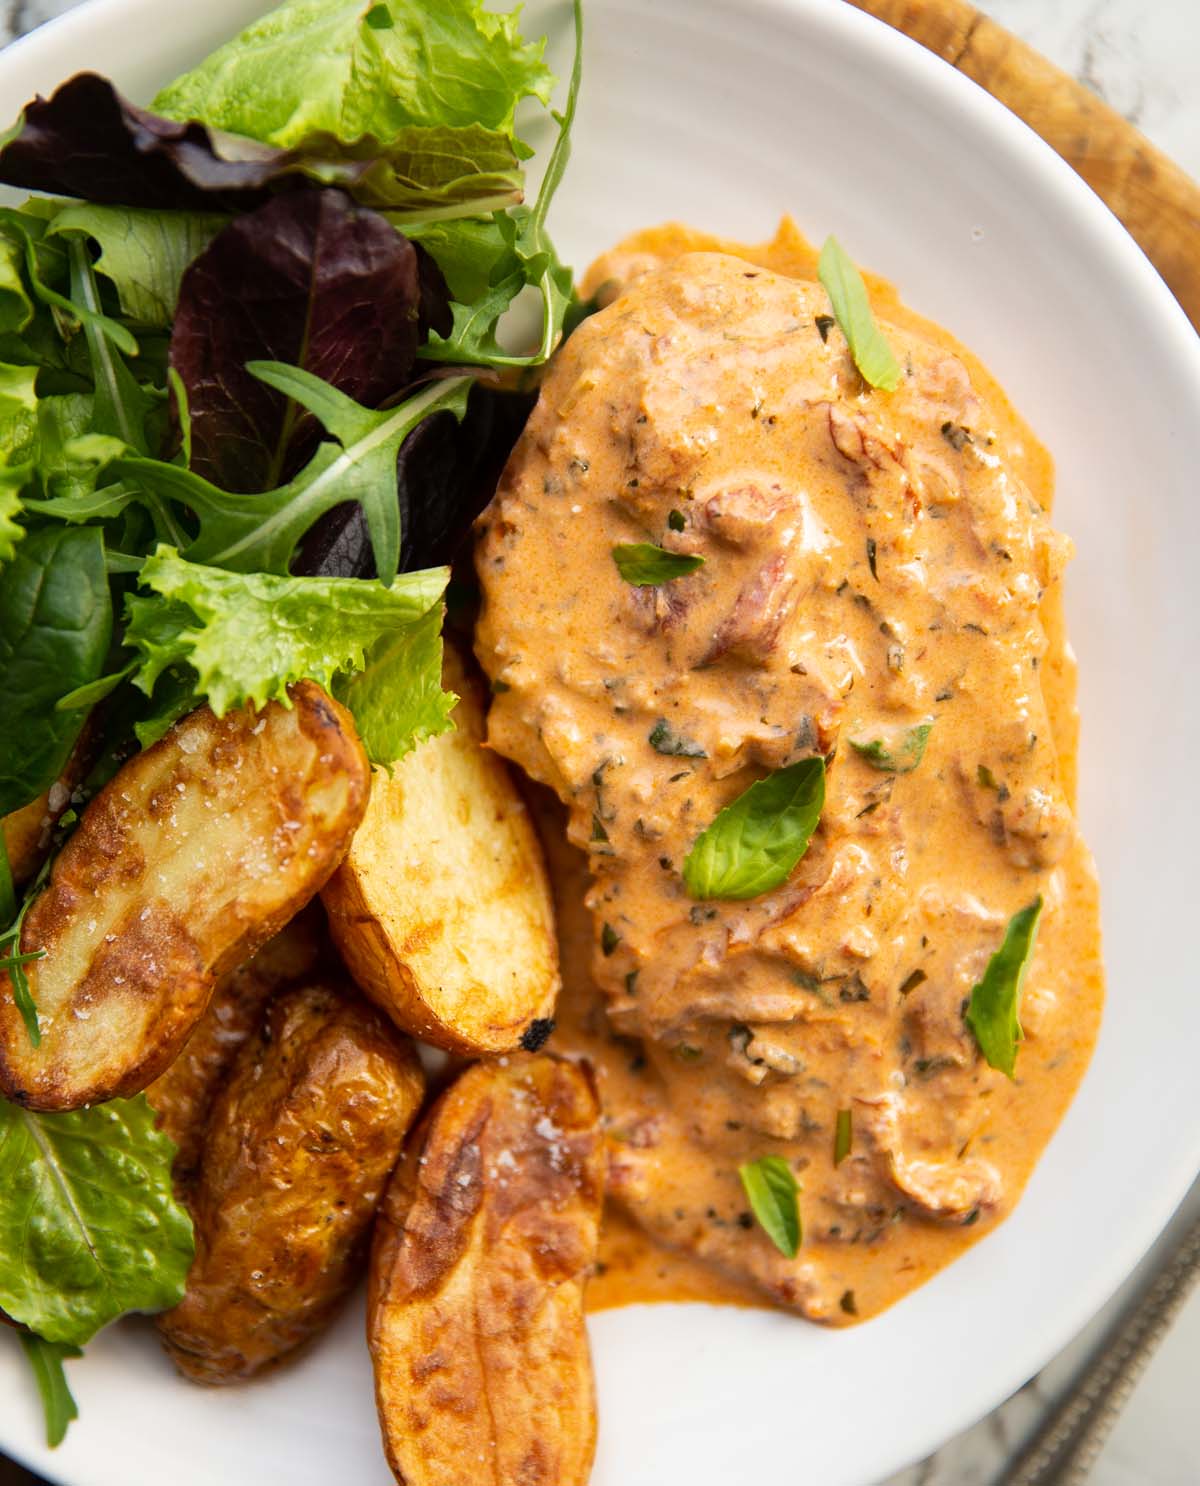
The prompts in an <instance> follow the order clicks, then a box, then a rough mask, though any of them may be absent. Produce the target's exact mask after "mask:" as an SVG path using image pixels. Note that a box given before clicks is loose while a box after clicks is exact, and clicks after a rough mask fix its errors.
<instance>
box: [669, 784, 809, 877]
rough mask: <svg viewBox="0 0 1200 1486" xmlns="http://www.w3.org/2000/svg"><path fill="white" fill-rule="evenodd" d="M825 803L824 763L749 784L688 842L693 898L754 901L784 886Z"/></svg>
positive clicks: (686, 870) (686, 873) (686, 874)
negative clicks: (693, 839)
mask: <svg viewBox="0 0 1200 1486" xmlns="http://www.w3.org/2000/svg"><path fill="white" fill-rule="evenodd" d="M824 803H825V764H824V762H823V761H822V760H821V759H819V758H807V759H801V760H800V762H799V763H797V764H789V765H788V766H787V768H784V769H777V770H776V771H775V773H773V774H768V775H767V777H766V778H765V779H760V780H758V781H757V783H755V784H752V785H751V786H750V788H749V789H747V790H745V791H744V792H743V793H742V794H740V795H739V796H738V797H737V799H736V800H734V801H733V803H732V804H730V805H726V807H725V808H724V810H722V811H720V812H719V813H718V815H717V817H716V819H715V820H714V821H713V822H712V824H711V825H710V826H708V827H707V829H705V830H704V831H702V832H701V833H700V835H699V836H698V837H697V838H696V840H695V841H694V842H693V844H692V849H691V850H690V851H689V852H688V854H687V857H686V858H685V859H684V863H683V881H684V886H685V887H686V888H687V890H688V892H689V893H690V894H691V896H692V897H693V898H700V899H707V898H729V899H744V898H757V897H758V896H759V895H760V894H762V893H767V892H770V891H771V890H772V889H773V888H777V887H779V886H780V885H781V884H782V883H784V882H786V881H787V879H788V877H789V876H790V875H791V872H792V869H793V868H794V867H795V865H796V863H797V862H798V861H799V860H800V858H801V857H802V856H803V855H804V853H805V852H806V851H807V850H808V843H809V841H810V840H811V839H812V834H813V832H814V831H815V830H816V828H817V822H818V820H819V819H820V816H821V809H822V806H823V805H824Z"/></svg>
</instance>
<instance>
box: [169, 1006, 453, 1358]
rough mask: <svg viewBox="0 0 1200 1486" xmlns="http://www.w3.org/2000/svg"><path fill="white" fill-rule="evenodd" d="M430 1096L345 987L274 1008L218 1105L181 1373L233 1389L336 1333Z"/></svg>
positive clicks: (182, 1316)
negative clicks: (337, 1314) (335, 1323)
mask: <svg viewBox="0 0 1200 1486" xmlns="http://www.w3.org/2000/svg"><path fill="white" fill-rule="evenodd" d="M423 1094H424V1079H423V1077H422V1074H421V1066H420V1063H419V1062H418V1060H417V1056H416V1053H415V1051H414V1049H413V1047H412V1044H411V1043H410V1042H409V1041H408V1039H407V1038H406V1037H403V1036H401V1034H400V1033H399V1032H397V1031H396V1029H395V1028H394V1027H393V1026H392V1025H391V1024H390V1022H388V1020H387V1018H386V1017H384V1016H381V1015H380V1013H379V1012H378V1011H376V1010H375V1008H374V1007H373V1006H370V1005H368V1004H367V1002H365V1001H364V1000H363V999H362V998H361V997H360V996H358V995H357V994H356V993H354V992H352V991H350V990H349V988H345V990H339V989H335V988H333V987H329V986H303V987H300V988H298V989H296V990H293V991H285V992H284V993H283V994H282V995H280V996H278V997H276V998H275V1000H273V1001H272V1003H271V1005H270V1007H269V1008H268V1010H267V1015H266V1020H265V1022H264V1023H263V1025H262V1027H261V1029H260V1030H259V1032H258V1033H257V1034H256V1035H255V1036H254V1037H253V1038H252V1039H251V1040H250V1041H249V1042H247V1043H246V1044H245V1046H243V1048H242V1049H241V1051H240V1052H239V1053H238V1056H237V1059H236V1061H235V1063H234V1067H233V1071H232V1073H231V1074H230V1077H229V1080H228V1082H227V1083H226V1084H225V1085H224V1087H223V1088H222V1089H221V1090H220V1092H219V1093H218V1095H217V1097H216V1100H215V1102H214V1104H213V1110H212V1117H211V1119H210V1122H209V1127H208V1133H207V1136H206V1139H205V1142H204V1149H203V1152H202V1154H201V1158H200V1170H199V1174H198V1177H197V1181H196V1184H195V1186H194V1188H193V1192H192V1198H191V1204H190V1205H191V1209H192V1218H193V1221H194V1222H195V1225H196V1258H195V1260H194V1262H193V1264H192V1269H191V1273H190V1275H189V1276H188V1286H187V1293H186V1294H185V1295H184V1298H183V1300H182V1301H181V1302H180V1304H179V1305H178V1306H176V1307H175V1309H174V1310H171V1311H167V1312H166V1313H165V1314H164V1315H162V1316H160V1317H159V1318H158V1326H159V1330H160V1332H161V1334H162V1337H163V1340H164V1341H165V1343H166V1346H167V1350H168V1352H169V1353H170V1355H171V1357H172V1358H173V1360H174V1362H175V1364H176V1366H177V1367H178V1368H179V1370H180V1371H181V1372H182V1373H185V1374H186V1375H187V1376H188V1377H190V1378H193V1379H195V1380H196V1381H197V1382H202V1383H232V1382H236V1381H237V1380H238V1379H239V1378H246V1377H249V1376H250V1375H251V1374H252V1373H255V1372H257V1371H258V1370H259V1369H260V1368H262V1367H265V1366H267V1365H268V1364H270V1363H273V1362H276V1361H278V1360H279V1359H280V1358H281V1357H283V1356H285V1355H286V1354H287V1353H288V1352H290V1351H292V1350H293V1348H295V1347H297V1346H299V1345H300V1343H301V1342H304V1341H306V1340H307V1339H308V1338H309V1337H310V1336H312V1335H313V1334H314V1333H315V1332H317V1331H318V1330H320V1328H321V1327H322V1326H324V1325H325V1323H326V1322H327V1321H328V1320H329V1319H330V1317H331V1316H332V1314H333V1312H334V1310H335V1309H336V1308H337V1305H338V1303H339V1302H340V1301H341V1299H342V1297H343V1296H344V1295H345V1294H346V1292H347V1290H349V1289H350V1287H351V1286H352V1285H353V1284H354V1281H355V1280H356V1279H357V1278H358V1275H359V1273H360V1272H361V1267H362V1261H363V1259H364V1257H365V1248H366V1243H367V1240H368V1237H369V1234H370V1228H371V1221H372V1219H373V1218H374V1216H375V1210H376V1208H377V1206H378V1204H379V1200H380V1197H381V1196H382V1194H383V1191H384V1188H385V1186H386V1184H387V1180H388V1176H389V1174H390V1173H391V1170H392V1167H393V1166H394V1165H395V1163H396V1158H397V1157H398V1156H399V1154H400V1150H401V1147H402V1145H403V1143H404V1137H405V1135H406V1134H407V1133H408V1128H409V1126H410V1125H411V1124H412V1121H413V1120H414V1118H415V1117H416V1114H417V1111H418V1109H419V1108H420V1104H421V1099H422V1096H423Z"/></svg>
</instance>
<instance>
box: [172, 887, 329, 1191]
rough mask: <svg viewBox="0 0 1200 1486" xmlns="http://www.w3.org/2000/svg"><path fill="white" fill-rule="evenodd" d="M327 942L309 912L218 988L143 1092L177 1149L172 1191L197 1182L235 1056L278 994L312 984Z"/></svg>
mask: <svg viewBox="0 0 1200 1486" xmlns="http://www.w3.org/2000/svg"><path fill="white" fill-rule="evenodd" d="M326 942H327V941H326V938H325V919H324V915H323V914H322V912H321V910H320V907H319V906H318V905H317V904H315V903H314V904H311V905H310V906H309V907H308V908H306V909H305V910H304V911H303V912H302V913H301V914H299V915H298V916H297V917H296V918H294V919H293V920H292V921H291V923H290V924H287V925H286V926H285V927H284V928H283V929H282V930H281V931H280V932H279V933H278V934H276V936H275V938H274V939H272V940H270V941H268V943H266V944H264V945H263V947H262V949H260V950H259V951H258V953H257V954H255V955H251V956H250V958H249V959H248V960H247V961H246V963H245V964H244V965H239V966H238V968H237V969H236V970H231V971H230V972H229V974H228V975H223V976H222V977H221V979H220V980H219V981H217V984H216V988H215V990H214V991H213V993H212V999H211V1000H210V1001H209V1003H208V1008H207V1010H206V1011H205V1013H204V1015H203V1016H202V1017H201V1018H200V1020H199V1021H198V1022H197V1023H196V1025H195V1027H194V1028H193V1030H192V1035H191V1036H190V1037H189V1038H188V1040H187V1042H186V1043H185V1044H184V1048H183V1051H182V1052H181V1053H180V1054H179V1056H178V1057H177V1058H176V1059H175V1061H174V1062H173V1063H172V1064H171V1066H170V1067H169V1068H168V1069H167V1071H166V1072H165V1073H163V1074H160V1075H159V1077H158V1078H156V1079H155V1080H154V1082H153V1083H152V1084H151V1085H150V1086H149V1088H148V1089H147V1090H146V1098H147V1099H148V1100H149V1101H150V1104H151V1107H152V1108H153V1109H154V1110H155V1111H156V1112H157V1114H158V1128H159V1129H160V1130H165V1131H166V1133H167V1134H168V1135H169V1136H170V1137H171V1139H172V1140H173V1141H174V1142H175V1144H176V1145H177V1146H178V1147H179V1149H178V1152H177V1153H176V1156H175V1183H176V1186H177V1187H178V1188H179V1190H180V1191H186V1190H187V1188H188V1186H189V1184H190V1182H191V1180H192V1178H193V1177H194V1176H195V1173H196V1168H197V1166H198V1165H199V1162H200V1152H201V1150H202V1149H203V1146H204V1134H205V1130H206V1128H207V1125H208V1116H209V1112H210V1110H211V1109H212V1104H213V1100H214V1099H215V1098H216V1096H217V1091H218V1090H219V1089H220V1087H221V1085H222V1084H223V1083H224V1082H225V1079H226V1077H227V1076H228V1074H229V1071H230V1069H231V1068H232V1067H233V1062H234V1059H235V1058H236V1057H237V1054H238V1050H239V1048H241V1047H242V1046H243V1044H244V1043H246V1042H248V1041H249V1040H250V1038H251V1037H252V1036H253V1035H254V1033H255V1032H256V1031H257V1030H258V1028H259V1026H260V1025H261V1023H262V1019H263V1016H264V1014H265V1012H266V1006H267V1002H268V1001H269V1000H270V999H271V997H272V996H273V995H275V993H276V992H278V991H281V990H284V989H286V987H288V986H290V985H296V984H297V983H298V982H299V981H302V980H309V981H311V980H313V979H314V978H315V977H316V974H317V971H318V968H319V967H320V966H321V962H322V959H323V956H324V951H325V947H326ZM330 954H332V950H330Z"/></svg>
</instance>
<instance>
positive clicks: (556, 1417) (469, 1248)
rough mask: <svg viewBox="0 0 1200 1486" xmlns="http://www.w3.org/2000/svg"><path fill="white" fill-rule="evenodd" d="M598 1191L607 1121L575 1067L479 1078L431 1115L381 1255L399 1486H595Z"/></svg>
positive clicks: (399, 1184) (519, 1065)
mask: <svg viewBox="0 0 1200 1486" xmlns="http://www.w3.org/2000/svg"><path fill="white" fill-rule="evenodd" d="M603 1189H604V1150H603V1144H602V1140H601V1134H600V1127H599V1107H598V1105H597V1102H596V1095H595V1090H594V1088H593V1085H592V1081H591V1078H590V1076H589V1074H588V1073H587V1071H586V1070H585V1069H584V1068H581V1067H579V1066H578V1065H576V1064H573V1063H567V1062H563V1061H560V1060H559V1059H557V1058H550V1057H546V1056H525V1055H520V1054H518V1055H516V1056H514V1057H511V1058H502V1059H500V1060H499V1061H498V1062H493V1063H480V1064H476V1066H475V1067H473V1068H471V1069H469V1070H468V1071H467V1072H466V1073H464V1074H463V1075H462V1076H461V1078H459V1079H458V1081H457V1082H456V1083H455V1084H453V1085H452V1086H451V1087H450V1088H449V1089H448V1090H447V1092H446V1093H445V1094H443V1095H442V1097H441V1098H440V1099H439V1100H438V1102H437V1103H436V1104H435V1105H434V1106H433V1108H432V1110H431V1111H430V1114H429V1116H428V1118H427V1119H426V1120H425V1121H424V1122H423V1124H422V1127H421V1129H420V1130H419V1131H418V1134H417V1137H416V1138H415V1139H414V1140H413V1141H412V1142H411V1143H410V1145H409V1148H408V1150H407V1151H406V1152H405V1155H404V1158H403V1160H402V1161H401V1163H400V1165H399V1166H398V1167H397V1169H396V1175H395V1176H394V1177H393V1178H392V1182H391V1185H390V1187H389V1188H388V1194H387V1197H386V1199H385V1200H384V1205H383V1207H382V1209H381V1210H380V1215H379V1221H378V1223H377V1224H376V1229H375V1244H374V1249H373V1251H372V1255H371V1288H370V1295H369V1299H368V1317H367V1335H368V1340H369V1342H370V1347H371V1356H372V1359H373V1361H374V1364H375V1395H376V1401H377V1403H378V1406H379V1418H380V1424H381V1427H382V1430H383V1439H384V1447H385V1449H386V1450H387V1455H388V1460H389V1462H390V1463H391V1467H392V1470H393V1471H394V1472H395V1476H396V1479H397V1481H399V1482H401V1483H402V1486H472V1483H474V1482H476V1481H503V1482H513V1483H517V1482H520V1483H521V1486H581V1483H583V1482H585V1481H586V1480H587V1478H588V1473H589V1471H590V1469H591V1463H592V1455H593V1452H594V1450H595V1445H596V1406H595V1394H594V1388H593V1384H592V1367H591V1359H590V1356H589V1353H588V1342H587V1332H586V1329H585V1327H584V1320H583V1288H584V1283H585V1281H586V1278H587V1276H588V1274H589V1273H590V1271H591V1267H592V1264H593V1261H594V1259H595V1255H596V1240H597V1236H598V1231H599V1224H600V1206H601V1199H602V1194H603Z"/></svg>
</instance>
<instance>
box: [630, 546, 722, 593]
mask: <svg viewBox="0 0 1200 1486" xmlns="http://www.w3.org/2000/svg"><path fill="white" fill-rule="evenodd" d="M612 558H613V562H615V563H616V565H617V570H618V572H619V573H620V574H621V577H622V578H624V579H625V581H626V583H632V584H634V585H635V586H636V587H638V588H652V587H654V586H655V585H656V584H658V583H669V582H670V581H671V579H672V578H686V577H687V575H688V574H689V573H694V572H695V571H696V569H697V568H702V567H703V566H704V559H703V558H702V557H691V556H688V555H687V554H685V553H683V552H665V551H664V550H663V549H662V548H661V547H655V546H654V545H653V544H652V543H650V542H621V543H619V544H618V545H617V546H616V547H614V548H613V549H612Z"/></svg>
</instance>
